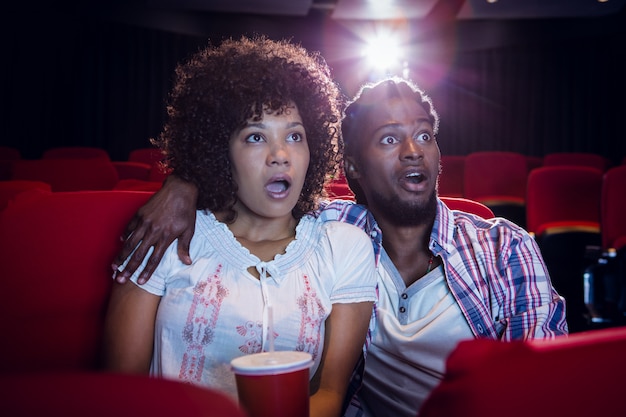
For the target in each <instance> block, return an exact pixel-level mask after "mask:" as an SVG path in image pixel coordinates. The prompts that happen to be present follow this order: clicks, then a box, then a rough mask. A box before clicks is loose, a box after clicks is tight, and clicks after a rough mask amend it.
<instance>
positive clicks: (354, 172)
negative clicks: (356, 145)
mask: <svg viewBox="0 0 626 417" xmlns="http://www.w3.org/2000/svg"><path fill="white" fill-rule="evenodd" d="M345 163H346V175H347V176H348V178H350V179H353V180H354V179H357V178H361V173H360V172H359V169H358V168H357V166H356V164H355V162H354V159H353V158H351V157H349V156H348V157H346V162H345Z"/></svg>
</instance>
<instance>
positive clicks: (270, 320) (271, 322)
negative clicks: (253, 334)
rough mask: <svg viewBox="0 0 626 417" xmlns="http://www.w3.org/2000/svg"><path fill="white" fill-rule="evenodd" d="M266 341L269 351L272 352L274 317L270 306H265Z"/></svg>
mask: <svg viewBox="0 0 626 417" xmlns="http://www.w3.org/2000/svg"><path fill="white" fill-rule="evenodd" d="M267 329H268V335H267V341H268V343H269V349H270V350H269V351H270V352H274V317H273V312H272V306H271V305H268V306H267Z"/></svg>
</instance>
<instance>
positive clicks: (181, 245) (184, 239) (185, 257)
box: [177, 228, 193, 265]
mask: <svg viewBox="0 0 626 417" xmlns="http://www.w3.org/2000/svg"><path fill="white" fill-rule="evenodd" d="M192 236H193V228H192V229H191V230H189V231H188V232H185V233H183V234H182V235H180V237H179V238H178V247H177V251H178V257H179V258H180V261H181V262H182V263H184V264H185V265H191V256H189V244H190V243H191V237H192Z"/></svg>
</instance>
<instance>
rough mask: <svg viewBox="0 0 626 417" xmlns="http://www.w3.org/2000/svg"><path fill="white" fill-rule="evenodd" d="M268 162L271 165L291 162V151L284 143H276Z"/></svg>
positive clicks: (271, 149) (272, 147)
mask: <svg viewBox="0 0 626 417" xmlns="http://www.w3.org/2000/svg"><path fill="white" fill-rule="evenodd" d="M268 162H269V164H270V165H274V164H276V165H283V164H288V163H289V151H288V150H287V147H286V146H285V145H284V144H274V145H272V146H271V148H270V154H269V159H268Z"/></svg>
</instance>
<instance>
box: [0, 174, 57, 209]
mask: <svg viewBox="0 0 626 417" xmlns="http://www.w3.org/2000/svg"><path fill="white" fill-rule="evenodd" d="M50 192H52V188H50V184H48V183H45V182H42V181H21V180H7V181H0V211H1V210H4V209H5V208H6V207H7V206H8V205H9V204H10V203H11V202H12V201H13V200H14V199H15V198H17V197H18V196H19V195H22V194H24V193H36V194H39V193H50Z"/></svg>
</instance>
